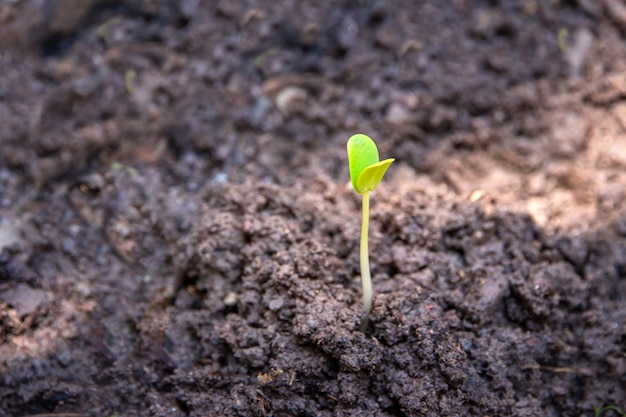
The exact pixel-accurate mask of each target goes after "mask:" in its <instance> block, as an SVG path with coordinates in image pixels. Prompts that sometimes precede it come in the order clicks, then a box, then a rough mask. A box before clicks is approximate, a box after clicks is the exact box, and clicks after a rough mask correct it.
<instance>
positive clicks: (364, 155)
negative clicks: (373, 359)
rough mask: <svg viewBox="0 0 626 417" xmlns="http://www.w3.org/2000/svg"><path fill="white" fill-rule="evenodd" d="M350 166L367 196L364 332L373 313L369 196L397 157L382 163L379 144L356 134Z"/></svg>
mask: <svg viewBox="0 0 626 417" xmlns="http://www.w3.org/2000/svg"><path fill="white" fill-rule="evenodd" d="M347 148H348V167H349V169H350V180H351V181H352V186H353V187H354V190H355V191H356V192H357V193H359V194H361V195H362V196H363V207H362V219H361V251H360V255H361V283H362V284H363V309H364V310H365V316H364V317H363V320H362V321H361V331H363V332H364V331H365V330H366V329H367V325H368V324H369V319H370V313H371V311H372V276H371V272H370V261H369V249H368V245H367V241H368V239H367V235H368V230H369V208H370V199H369V193H370V192H371V191H373V190H374V188H376V186H377V185H378V184H379V183H380V181H381V180H382V179H383V176H384V175H385V172H387V169H388V168H389V166H390V165H391V164H392V163H393V161H395V159H394V158H389V159H385V160H384V161H380V159H379V156H378V148H377V147H376V143H374V141H373V140H372V139H371V138H370V137H369V136H366V135H363V134H356V135H353V136H352V137H350V139H348V145H347Z"/></svg>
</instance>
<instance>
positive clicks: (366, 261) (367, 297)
mask: <svg viewBox="0 0 626 417" xmlns="http://www.w3.org/2000/svg"><path fill="white" fill-rule="evenodd" d="M369 213H370V196H369V193H368V192H365V193H363V207H362V213H361V214H362V216H363V217H362V222H361V283H362V284H363V309H364V310H365V316H364V317H363V320H362V321H361V330H363V331H365V329H366V328H367V325H368V323H369V319H370V312H371V311H372V276H371V273H370V258H369V249H368V245H367V238H368V236H367V235H368V231H369V215H370V214H369Z"/></svg>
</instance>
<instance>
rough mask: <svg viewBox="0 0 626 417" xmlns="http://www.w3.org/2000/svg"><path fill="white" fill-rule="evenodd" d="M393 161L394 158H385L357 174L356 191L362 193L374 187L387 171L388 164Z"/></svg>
mask: <svg viewBox="0 0 626 417" xmlns="http://www.w3.org/2000/svg"><path fill="white" fill-rule="evenodd" d="M393 161H395V159H394V158H389V159H385V160H384V161H380V162H376V163H375V164H373V165H370V166H368V167H366V168H365V169H364V170H363V171H361V173H360V174H359V178H358V179H357V181H356V185H357V188H356V190H357V192H358V193H360V194H363V193H365V192H369V191H373V190H374V188H376V186H377V185H378V183H380V181H381V180H382V179H383V176H384V175H385V172H387V168H389V165H391V163H392V162H393Z"/></svg>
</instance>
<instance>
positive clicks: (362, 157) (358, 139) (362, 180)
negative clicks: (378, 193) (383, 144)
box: [347, 133, 394, 194]
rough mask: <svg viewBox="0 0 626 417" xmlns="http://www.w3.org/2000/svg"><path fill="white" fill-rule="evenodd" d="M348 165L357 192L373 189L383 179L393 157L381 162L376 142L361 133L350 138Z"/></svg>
mask: <svg viewBox="0 0 626 417" xmlns="http://www.w3.org/2000/svg"><path fill="white" fill-rule="evenodd" d="M347 148H348V166H349V168H350V180H351V181H352V186H353V187H354V189H355V190H356V192H357V193H359V194H363V193H366V192H369V191H372V190H373V189H374V188H376V186H377V185H378V183H379V182H380V181H381V180H382V179H383V176H384V175H385V172H386V171H387V168H389V165H391V163H392V162H393V161H394V159H393V158H391V159H386V160H384V161H382V162H379V157H378V148H377V147H376V143H374V141H373V140H372V139H371V138H370V137H369V136H367V135H363V134H361V133H359V134H356V135H353V136H352V137H350V139H348V145H347Z"/></svg>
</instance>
